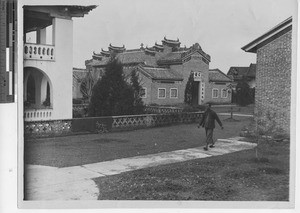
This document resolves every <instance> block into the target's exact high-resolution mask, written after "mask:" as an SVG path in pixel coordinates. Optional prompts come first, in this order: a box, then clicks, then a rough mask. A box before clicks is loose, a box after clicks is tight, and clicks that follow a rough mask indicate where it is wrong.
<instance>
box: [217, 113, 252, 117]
mask: <svg viewBox="0 0 300 213" xmlns="http://www.w3.org/2000/svg"><path fill="white" fill-rule="evenodd" d="M218 115H229V116H230V115H231V114H230V113H227V112H220V113H218ZM232 115H233V116H241V117H253V115H250V114H238V113H233V114H232Z"/></svg>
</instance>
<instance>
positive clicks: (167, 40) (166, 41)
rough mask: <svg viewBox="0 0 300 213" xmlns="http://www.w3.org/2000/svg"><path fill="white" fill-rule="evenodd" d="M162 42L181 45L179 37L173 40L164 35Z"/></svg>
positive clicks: (169, 44)
mask: <svg viewBox="0 0 300 213" xmlns="http://www.w3.org/2000/svg"><path fill="white" fill-rule="evenodd" d="M162 43H163V44H165V45H168V46H178V47H179V46H180V42H179V38H177V40H171V39H167V38H166V36H165V37H164V40H162Z"/></svg>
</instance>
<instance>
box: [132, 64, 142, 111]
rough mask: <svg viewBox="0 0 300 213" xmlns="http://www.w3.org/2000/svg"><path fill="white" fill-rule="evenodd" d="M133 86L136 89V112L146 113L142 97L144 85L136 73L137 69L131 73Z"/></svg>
mask: <svg viewBox="0 0 300 213" xmlns="http://www.w3.org/2000/svg"><path fill="white" fill-rule="evenodd" d="M130 80H131V86H132V88H133V91H134V103H133V105H134V114H143V113H144V103H143V100H142V98H141V91H142V89H143V87H142V86H141V85H140V82H139V77H138V75H137V73H136V70H133V71H132V72H131V75H130Z"/></svg>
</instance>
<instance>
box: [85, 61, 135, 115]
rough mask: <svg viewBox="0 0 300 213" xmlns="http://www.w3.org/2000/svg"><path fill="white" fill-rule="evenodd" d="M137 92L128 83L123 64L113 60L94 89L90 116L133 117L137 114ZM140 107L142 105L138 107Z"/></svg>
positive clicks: (89, 111)
mask: <svg viewBox="0 0 300 213" xmlns="http://www.w3.org/2000/svg"><path fill="white" fill-rule="evenodd" d="M135 104H136V99H135V90H134V88H133V87H132V85H130V84H129V83H127V82H126V80H125V78H124V74H123V66H122V64H121V63H120V62H119V61H118V60H117V59H115V58H113V59H112V60H111V61H110V62H109V63H108V64H107V66H106V68H105V73H104V75H103V76H102V78H101V79H100V80H98V82H97V83H96V85H95V86H94V87H93V92H92V97H91V102H90V104H89V110H88V114H89V116H112V115H132V114H134V112H135V106H136V105H135ZM138 106H140V105H138Z"/></svg>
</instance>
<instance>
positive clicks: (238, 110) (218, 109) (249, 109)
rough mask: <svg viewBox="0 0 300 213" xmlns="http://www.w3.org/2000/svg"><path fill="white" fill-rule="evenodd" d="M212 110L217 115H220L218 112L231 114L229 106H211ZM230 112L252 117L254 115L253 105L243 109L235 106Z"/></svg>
mask: <svg viewBox="0 0 300 213" xmlns="http://www.w3.org/2000/svg"><path fill="white" fill-rule="evenodd" d="M212 109H213V110H214V111H216V112H217V113H220V112H227V113H230V112H231V107H230V106H218V105H214V106H212ZM232 111H233V113H239V114H248V115H253V114H254V105H253V104H250V105H248V106H245V107H241V106H237V105H236V106H233V107H232Z"/></svg>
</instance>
